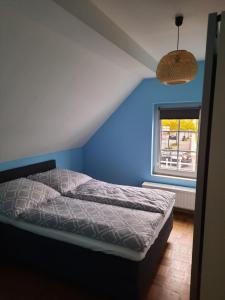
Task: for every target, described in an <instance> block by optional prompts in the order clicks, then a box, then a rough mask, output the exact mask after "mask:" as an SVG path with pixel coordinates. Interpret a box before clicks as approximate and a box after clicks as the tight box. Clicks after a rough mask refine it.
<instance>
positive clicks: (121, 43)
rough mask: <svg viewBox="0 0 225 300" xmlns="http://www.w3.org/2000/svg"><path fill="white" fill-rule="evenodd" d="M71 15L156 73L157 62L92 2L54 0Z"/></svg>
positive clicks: (88, 0) (87, 0) (85, 0)
mask: <svg viewBox="0 0 225 300" xmlns="http://www.w3.org/2000/svg"><path fill="white" fill-rule="evenodd" d="M53 1H54V2H55V3H57V4H58V5H59V6H61V7H62V8H64V9H65V10H66V11H68V12H69V13H70V14H72V15H74V16H76V17H77V18H78V19H80V20H81V21H82V22H84V23H86V24H87V25H88V26H90V27H91V28H92V29H94V30H95V31H97V32H98V33H99V34H101V35H102V36H104V38H106V39H107V40H109V41H111V42H112V43H113V44H115V45H116V46H118V47H119V48H120V49H122V50H123V51H125V52H126V53H127V54H129V55H130V56H132V57H133V58H134V59H135V60H137V61H139V62H140V63H141V64H143V65H144V66H146V67H147V68H148V69H150V70H151V71H153V72H155V71H156V67H157V61H156V60H155V59H154V58H153V57H152V56H151V55H150V54H149V53H148V52H147V51H145V49H143V48H142V47H141V46H140V45H139V44H138V43H136V42H135V41H134V40H133V39H132V38H131V37H130V36H129V35H128V34H127V33H126V32H124V31H123V30H122V29H121V28H120V27H119V26H117V25H116V24H115V23H114V22H113V21H112V20H111V19H110V18H109V17H108V16H106V15H105V14H104V13H103V12H102V11H101V10H100V9H99V8H98V7H97V6H96V5H95V4H94V3H93V2H91V1H90V0H76V1H74V0H53Z"/></svg>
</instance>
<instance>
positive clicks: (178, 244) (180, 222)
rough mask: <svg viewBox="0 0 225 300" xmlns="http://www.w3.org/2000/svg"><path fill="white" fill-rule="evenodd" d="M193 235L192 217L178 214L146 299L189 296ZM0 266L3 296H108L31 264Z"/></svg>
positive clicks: (88, 299) (46, 299)
mask: <svg viewBox="0 0 225 300" xmlns="http://www.w3.org/2000/svg"><path fill="white" fill-rule="evenodd" d="M192 236H193V220H192V217H191V216H189V215H185V214H181V213H179V214H175V220H174V228H173V231H172V233H171V235H170V238H169V241H168V246H167V248H166V251H165V255H164V257H163V259H162V261H161V264H160V266H159V269H158V272H157V274H156V277H155V279H154V282H153V284H152V286H151V287H150V289H149V294H148V297H147V299H146V300H188V299H189V288H190V270H191V251H192ZM1 259H2V257H1ZM0 267H1V269H0V299H1V300H28V299H29V300H105V299H100V298H99V297H94V296H93V295H90V294H89V293H88V292H86V291H85V290H83V289H82V288H80V287H78V286H71V285H67V284H66V283H64V282H62V281H58V280H56V279H53V278H50V277H49V276H48V275H46V274H43V273H41V272H38V271H33V270H30V269H29V268H21V267H18V266H14V265H10V264H9V263H7V262H4V261H3V262H1V265H0ZM124 300H129V299H124Z"/></svg>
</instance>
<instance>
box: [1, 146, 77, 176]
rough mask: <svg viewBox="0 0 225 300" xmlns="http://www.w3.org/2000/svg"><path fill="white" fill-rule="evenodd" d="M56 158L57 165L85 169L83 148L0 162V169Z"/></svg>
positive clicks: (75, 169)
mask: <svg viewBox="0 0 225 300" xmlns="http://www.w3.org/2000/svg"><path fill="white" fill-rule="evenodd" d="M50 159H55V160H56V164H57V167H60V168H67V169H71V170H74V171H80V172H81V171H83V151H82V148H78V149H72V150H65V151H60V152H54V153H48V154H43V155H38V156H32V157H27V158H23V159H18V160H12V161H8V162H4V163H0V171H2V170H7V169H11V168H17V167H20V166H25V165H29V164H33V163H37V162H41V161H45V160H50Z"/></svg>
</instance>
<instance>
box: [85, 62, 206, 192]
mask: <svg viewBox="0 0 225 300" xmlns="http://www.w3.org/2000/svg"><path fill="white" fill-rule="evenodd" d="M203 74H204V63H203V62H200V63H199V71H198V75H197V77H196V79H195V80H194V81H192V82H190V83H187V84H182V85H174V86H166V85H162V84H160V82H159V81H158V80H157V79H144V80H143V81H142V82H141V83H140V84H139V86H138V87H137V88H136V89H135V90H134V91H133V92H132V93H131V94H130V95H129V96H128V98H127V99H126V100H125V101H124V102H123V103H122V104H121V106H120V107H119V108H118V109H117V110H116V111H115V112H114V113H113V114H112V116H111V117H110V118H109V119H108V120H107V121H106V122H105V123H104V124H103V126H102V127H101V128H100V129H99V130H98V131H97V132H96V134H95V135H94V136H93V137H92V138H91V139H90V140H89V142H88V143H87V144H86V145H85V147H84V171H85V172H86V173H87V174H89V175H91V176H93V177H95V178H97V179H101V180H105V181H108V182H112V183H118V184H128V185H135V186H139V185H141V183H142V182H143V181H153V182H161V183H169V184H178V185H183V186H190V187H193V186H195V181H190V180H181V179H172V178H168V177H167V178H165V177H164V178H163V177H158V176H157V177H156V176H152V175H151V169H152V166H151V157H152V131H153V119H154V114H153V112H154V106H155V105H156V104H167V103H169V104H181V103H193V102H194V103H201V100H202V90H203Z"/></svg>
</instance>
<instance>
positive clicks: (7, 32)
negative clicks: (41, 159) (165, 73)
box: [0, 0, 224, 162]
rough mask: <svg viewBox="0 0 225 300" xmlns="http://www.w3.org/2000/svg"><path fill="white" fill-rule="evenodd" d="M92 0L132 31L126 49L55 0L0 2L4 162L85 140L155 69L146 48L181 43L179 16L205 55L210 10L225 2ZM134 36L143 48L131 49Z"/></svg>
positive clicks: (155, 51)
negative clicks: (176, 17) (176, 21)
mask: <svg viewBox="0 0 225 300" xmlns="http://www.w3.org/2000/svg"><path fill="white" fill-rule="evenodd" d="M64 1H65V2H67V3H78V2H79V3H80V5H82V3H84V2H85V3H86V4H88V3H90V0H76V1H72V0H60V2H64ZM93 1H94V2H92V3H94V4H95V5H97V6H98V7H97V8H99V9H100V10H102V12H103V14H105V15H107V16H108V18H109V19H111V20H112V22H114V23H115V24H116V27H118V30H121V35H120V38H121V37H122V36H125V35H124V34H122V33H123V32H125V33H126V34H127V35H128V36H130V37H131V39H130V40H129V39H127V40H129V42H130V44H129V45H128V47H127V48H126V45H125V47H124V49H125V50H124V49H123V48H122V49H123V50H121V49H120V48H119V46H118V44H117V43H115V44H114V43H112V39H110V38H107V36H106V37H105V38H104V37H103V36H102V35H101V34H99V33H98V32H99V31H98V32H96V30H94V29H93V28H91V27H90V26H87V25H86V24H85V23H87V24H88V22H85V23H83V22H82V21H80V19H78V18H77V17H75V16H74V15H73V14H71V13H69V12H67V11H66V10H64V9H63V8H62V7H60V6H59V5H57V4H56V3H55V2H53V1H51V0H38V1H37V0H20V1H15V0H7V1H0V44H1V47H0V59H1V67H0V140H1V147H0V162H2V161H7V160H12V159H18V158H22V157H26V156H31V155H35V154H43V153H48V152H54V151H58V150H64V149H70V148H75V147H81V146H82V145H84V144H85V143H86V142H87V141H88V139H89V138H90V137H91V136H92V135H93V134H94V132H95V131H96V130H97V129H98V128H99V127H100V126H101V125H102V124H103V123H104V121H105V120H106V119H107V118H108V117H109V116H110V115H111V114H112V112H113V111H114V110H115V109H116V108H117V107H118V106H119V105H120V104H121V103H122V101H123V100H124V99H125V98H126V96H127V95H128V94H129V93H130V92H131V91H132V90H133V89H134V88H135V86H136V85H138V83H139V82H140V81H141V80H142V79H143V78H145V77H153V76H155V74H154V72H152V71H151V70H150V68H147V67H145V66H144V65H143V64H142V63H140V61H142V62H143V59H138V56H139V54H140V53H142V54H143V53H144V52H143V51H142V50H141V49H143V48H144V49H145V50H146V54H147V55H145V57H146V58H147V60H148V53H149V55H150V56H149V57H150V58H151V57H153V58H156V59H159V58H160V57H161V55H163V54H164V53H165V52H167V51H169V50H171V49H174V46H175V43H176V29H175V26H174V25H173V16H174V15H175V14H176V13H177V12H182V13H184V15H185V20H184V25H183V28H182V31H181V47H182V48H186V49H190V50H191V51H192V52H194V54H195V55H196V56H197V58H199V59H203V58H204V52H205V51H204V49H205V37H206V28H207V14H208V12H210V11H220V10H221V9H222V4H223V3H224V0H223V1H219V0H216V1H215V0H213V1H209V0H204V1H200V0H198V1H197V0H196V1H179V0H177V1H174V0H170V1H162V0H158V1H147V0H93ZM222 2H223V3H222ZM103 19H104V18H103ZM109 24H110V22H109ZM112 25H113V23H111V29H112V28H113V26H112ZM95 29H96V28H95ZM122 31H123V32H122ZM117 32H119V31H117ZM111 33H113V31H112V30H111ZM114 33H115V31H114ZM114 38H115V41H116V38H117V36H116V37H115V36H114ZM132 40H133V41H135V43H136V46H137V47H136V49H137V51H136V50H135V51H136V52H135V53H134V52H133V54H134V55H132V51H131V54H130V55H129V54H128V53H129V51H130V50H132V45H134V44H135V43H132ZM120 42H121V41H120ZM125 44H126V43H125ZM138 44H139V45H140V46H141V47H139V48H138ZM116 45H117V46H116ZM126 50H127V51H126ZM135 56H136V57H137V59H134V57H135ZM153 69H154V68H153Z"/></svg>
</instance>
